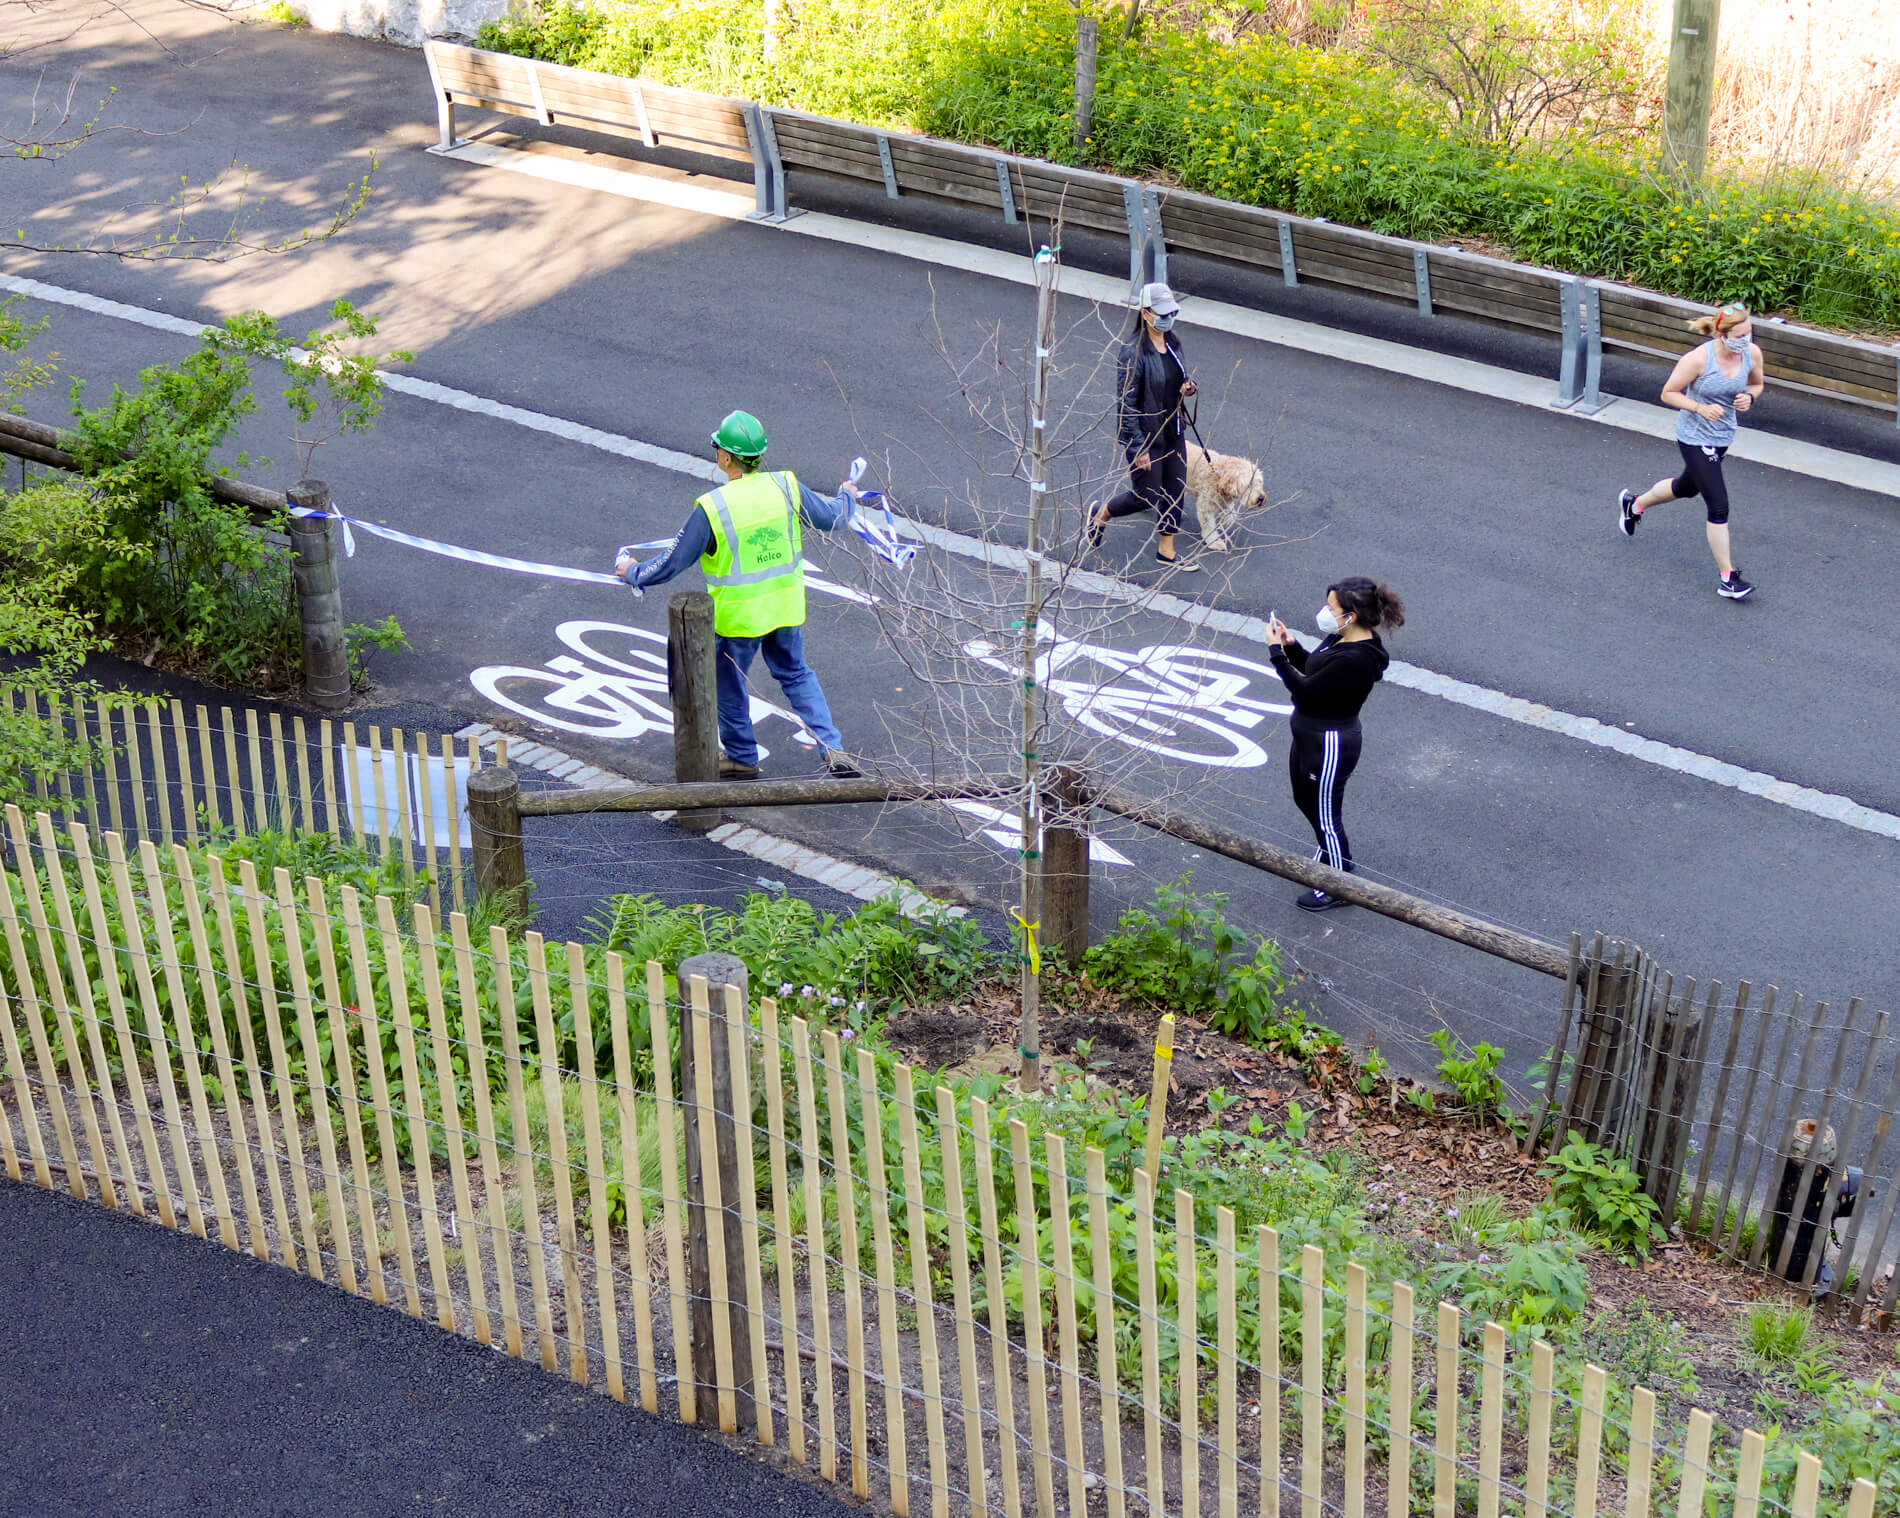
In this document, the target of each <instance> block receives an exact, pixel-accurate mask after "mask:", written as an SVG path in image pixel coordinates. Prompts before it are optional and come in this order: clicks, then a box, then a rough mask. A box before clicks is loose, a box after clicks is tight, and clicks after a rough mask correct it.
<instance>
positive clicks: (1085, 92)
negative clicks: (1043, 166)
mask: <svg viewBox="0 0 1900 1518" xmlns="http://www.w3.org/2000/svg"><path fill="white" fill-rule="evenodd" d="M1101 36H1102V28H1101V26H1100V25H1099V24H1098V23H1097V22H1096V20H1095V18H1094V17H1093V16H1081V17H1078V18H1077V20H1076V23H1075V152H1076V156H1077V157H1078V158H1084V157H1086V156H1087V155H1088V150H1089V138H1090V137H1091V136H1093V135H1094V133H1095V54H1096V49H1097V47H1098V46H1099V44H1100V42H1101Z"/></svg>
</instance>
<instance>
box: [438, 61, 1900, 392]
mask: <svg viewBox="0 0 1900 1518" xmlns="http://www.w3.org/2000/svg"><path fill="white" fill-rule="evenodd" d="M424 51H425V53H426V54H427V55H428V59H429V68H430V75H431V79H432V82H433V83H434V85H435V93H436V102H437V110H438V114H439V117H440V122H441V128H442V140H441V145H440V149H438V150H439V151H452V150H453V149H454V148H455V147H456V146H457V145H458V139H457V138H456V137H455V106H456V104H457V102H458V101H459V102H460V103H462V104H468V105H474V106H477V107H479V108H483V109H492V110H499V111H503V112H507V113H510V114H515V115H521V116H526V117H530V118H532V119H535V120H538V121H540V122H542V123H543V124H549V123H551V122H553V121H555V120H559V119H562V118H563V114H564V113H563V112H562V110H561V109H560V101H559V99H558V95H559V88H558V87H557V88H556V89H555V90H548V89H544V88H543V87H542V85H541V84H540V83H539V82H538V81H540V80H541V79H542V78H543V75H544V74H545V75H546V76H547V77H548V79H549V81H550V82H553V81H554V80H555V79H556V76H558V80H559V84H560V85H562V86H569V87H571V86H572V82H573V81H575V80H576V79H587V78H590V77H591V78H592V79H594V80H598V81H601V83H600V84H599V85H598V86H597V88H596V90H595V92H594V94H592V95H590V96H589V97H588V98H589V99H590V101H593V102H595V103H594V104H590V105H589V106H588V107H587V108H586V109H585V110H584V111H583V112H580V113H574V112H569V113H567V114H566V119H567V120H569V121H570V122H571V123H572V124H573V125H576V126H579V127H581V128H583V129H586V130H597V131H608V132H615V133H619V134H622V135H626V136H630V137H634V138H637V139H638V140H639V141H640V142H641V143H642V144H643V145H644V146H647V147H653V146H656V145H668V143H667V141H666V140H667V139H669V138H671V139H677V140H678V142H679V143H680V144H681V145H684V146H687V147H693V146H694V145H695V144H696V143H699V142H703V141H705V140H706V139H705V138H703V137H697V136H696V135H695V130H694V128H693V126H692V125H691V123H686V124H681V123H678V122H674V121H672V120H671V119H670V113H671V112H673V111H679V112H688V111H690V112H692V113H694V115H695V119H696V120H697V121H698V122H699V123H700V125H699V127H698V130H699V131H702V132H703V131H705V130H706V128H705V125H704V123H706V122H708V121H710V120H713V119H715V118H721V119H726V120H729V122H730V123H731V127H732V140H733V141H734V142H735V143H736V141H737V140H743V141H745V142H746V143H748V144H749V145H750V149H751V160H752V168H753V182H754V188H755V191H756V195H757V206H758V209H757V211H756V212H755V213H754V216H755V219H758V220H761V221H769V222H783V221H786V220H788V219H789V218H791V217H793V216H796V215H798V214H799V212H798V209H797V208H796V207H794V206H793V205H792V203H791V194H790V188H789V186H788V182H787V176H788V172H790V171H794V170H795V171H799V172H813V173H824V174H829V175H833V176H836V177H843V178H849V179H854V180H857V181H859V182H863V183H870V184H881V185H882V186H883V187H884V191H885V193H886V195H887V196H889V197H891V198H893V199H901V198H904V197H906V196H919V197H923V198H927V199H934V200H937V201H939V202H948V203H952V204H956V205H959V206H962V207H964V208H966V209H968V208H980V209H986V210H990V211H994V212H995V213H997V214H1000V215H1001V216H1002V217H1003V218H1004V219H1005V221H1008V222H1012V223H1014V222H1017V221H1021V220H1025V219H1029V218H1030V217H1032V216H1033V215H1035V214H1036V207H1037V204H1038V203H1041V204H1043V205H1045V206H1048V205H1049V204H1050V202H1051V192H1052V190H1053V191H1054V194H1055V199H1057V200H1062V199H1065V198H1067V197H1069V196H1074V197H1077V198H1078V200H1082V199H1085V200H1086V202H1087V205H1088V211H1087V213H1086V216H1085V217H1084V224H1086V225H1088V226H1090V227H1091V228H1093V229H1095V230H1106V229H1107V224H1108V223H1107V219H1106V217H1105V215H1104V214H1103V212H1104V208H1105V206H1106V203H1107V201H1108V199H1109V193H1108V192H1112V193H1113V194H1114V195H1118V196H1119V198H1120V201H1121V205H1122V211H1121V215H1120V217H1119V220H1120V221H1121V222H1122V223H1124V224H1125V227H1126V233H1127V238H1128V253H1129V285H1130V288H1131V292H1132V291H1133V290H1134V289H1138V288H1139V287H1140V285H1141V284H1143V283H1144V282H1146V281H1148V280H1151V279H1165V278H1167V268H1168V253H1169V251H1170V250H1171V249H1172V250H1173V251H1176V252H1183V251H1186V252H1195V253H1200V254H1206V255H1209V256H1213V257H1219V258H1225V259H1228V260H1231V261H1236V262H1241V263H1245V264H1249V265H1251V266H1254V267H1259V268H1265V269H1268V270H1270V271H1272V272H1277V273H1279V275H1280V276H1281V278H1282V279H1283V280H1284V281H1285V282H1286V283H1287V284H1288V285H1299V284H1302V283H1313V284H1322V285H1325V286H1327V287H1330V288H1333V289H1338V290H1345V291H1347V292H1349V293H1353V294H1358V295H1363V296H1370V297H1373V298H1377V299H1382V300H1387V301H1396V302H1402V303H1404V304H1407V305H1415V306H1416V309H1417V310H1418V311H1419V313H1420V314H1421V315H1424V316H1436V315H1439V314H1441V313H1449V314H1457V315H1462V316H1466V317H1474V318H1476V319H1478V320H1484V321H1489V322H1493V323H1497V324H1502V325H1505V326H1508V327H1512V328H1515V329H1516V330H1519V331H1530V332H1534V333H1539V334H1545V335H1549V336H1552V337H1555V338H1556V339H1557V340H1558V344H1559V354H1560V356H1559V370H1558V381H1557V393H1556V395H1555V396H1554V397H1553V398H1552V400H1551V405H1552V406H1554V407H1556V408H1558V409H1564V410H1574V411H1576V412H1577V413H1578V414H1581V415H1590V414H1594V413H1595V412H1597V411H1600V410H1602V409H1603V408H1604V407H1605V406H1607V405H1609V404H1610V401H1611V399H1613V398H1612V397H1607V396H1605V395H1604V394H1603V393H1602V390H1601V388H1600V387H1601V380H1602V373H1603V355H1604V350H1605V349H1606V348H1617V349H1622V350H1624V351H1629V352H1637V353H1646V354H1651V355H1655V356H1659V357H1667V356H1668V355H1669V352H1670V348H1669V342H1670V339H1671V336H1672V334H1673V330H1674V327H1675V324H1676V323H1677V322H1678V321H1680V324H1681V327H1680V330H1681V334H1682V338H1683V339H1684V340H1683V341H1681V342H1680V344H1679V345H1678V346H1677V347H1676V349H1675V351H1677V352H1680V351H1683V350H1685V349H1687V348H1688V347H1689V346H1690V343H1689V342H1688V341H1687V338H1688V330H1687V324H1688V322H1689V321H1690V320H1691V319H1692V318H1693V317H1695V316H1697V315H1701V314H1706V313H1707V312H1709V311H1711V310H1712V309H1713V307H1709V306H1703V305H1699V304H1697V303H1695V302H1690V301H1677V300H1674V299H1672V298H1670V297H1667V296H1662V295H1659V294H1656V293H1654V292H1650V291H1642V290H1637V289H1634V288H1632V287H1629V286H1624V285H1619V284H1616V283H1615V282H1613V281H1608V280H1597V279H1590V278H1586V277H1584V276H1582V275H1576V274H1568V273H1564V272H1561V271H1558V270H1552V269H1544V268H1539V267H1537V266H1535V265H1529V264H1518V263H1513V262H1511V261H1509V260H1505V259H1495V258H1489V257H1486V256H1485V255H1482V254H1477V253H1467V252H1465V251H1463V250H1461V249H1457V248H1449V247H1444V246H1441V245H1438V244H1432V243H1420V242H1413V241H1410V240H1408V239H1405V238H1397V237H1386V236H1383V235H1381V234H1378V233H1373V232H1366V231H1361V230H1359V229H1356V228H1349V227H1342V226H1338V225H1336V224H1334V223H1331V222H1327V221H1324V220H1316V219H1313V218H1308V217H1301V216H1293V215H1289V214H1286V213H1284V212H1280V211H1273V210H1267V209H1262V208H1259V207H1254V206H1248V205H1244V204H1241V203H1239V202H1235V201H1222V200H1217V199H1215V198H1213V197H1211V196H1204V195H1199V194H1195V193H1193V192H1189V191H1183V190H1176V189H1171V188H1167V187H1163V186H1156V185H1149V184H1144V183H1142V182H1140V181H1138V180H1133V179H1127V178H1122V177H1118V176H1114V175H1105V174H1101V173H1099V172H1096V171H1093V170H1083V169H1071V168H1066V167H1064V166H1062V165H1060V164H1054V163H1049V162H1046V161H1043V160H1041V159H1033V158H1022V157H1017V156H1015V155H1011V154H1007V153H996V152H992V151H989V150H987V149H982V148H976V147H971V146H969V145H967V144H958V143H950V142H942V141H939V140H937V139H934V138H929V137H922V136H916V135H912V134H906V133H897V132H888V131H884V130H881V129H878V128H873V127H867V126H861V125H858V124H855V123H851V122H844V121H836V120H833V119H831V118H827V117H818V116H812V115H809V114H807V113H804V112H798V111H789V110H784V109H781V108H779V107H776V106H767V105H762V104H759V103H757V102H753V101H745V100H737V99H732V98H728V97H725V96H718V95H708V94H702V93H698V92H695V91H691V90H681V89H677V88H674V87H672V86H665V85H658V84H654V83H652V82H650V81H646V80H630V79H626V78H624V77H622V76H619V75H607V74H599V75H592V76H589V75H587V74H586V73H585V71H582V70H577V69H570V68H566V67H563V66H560V65H554V64H544V63H539V62H537V61H536V60H533V59H527V58H521V57H518V56H516V55H513V54H501V53H486V52H481V51H480V50H478V49H473V48H463V47H457V46H455V45H453V44H449V43H440V42H431V43H429V44H427V45H426V47H425V49H424ZM464 67H472V68H474V69H476V70H477V71H478V72H479V73H480V74H481V77H482V78H483V79H485V80H490V81H494V80H504V79H512V80H518V81H519V84H518V86H515V88H514V91H513V95H512V97H511V95H510V92H509V91H508V90H507V89H502V90H500V91H499V92H497V91H496V89H495V86H494V85H493V84H492V83H488V84H484V85H483V86H482V87H480V88H477V89H458V88H457V86H456V83H455V78H454V76H455V74H456V72H457V70H458V69H460V68H464ZM610 90H611V91H613V92H617V93H618V95H619V96H620V97H621V98H623V99H624V100H625V101H626V102H627V104H626V117H625V120H624V121H614V120H611V119H608V116H609V115H610V114H611V113H603V111H602V110H601V109H600V108H599V107H598V101H600V100H603V99H606V98H608V96H609V92H610ZM497 93H499V94H500V95H501V97H502V98H497ZM663 118H666V119H663ZM781 127H783V128H784V129H785V130H784V132H783V133H782V132H781V130H780V128H781ZM741 132H742V133H743V137H742V138H740V137H739V135H738V134H739V133H741ZM819 137H822V138H823V139H825V140H824V141H822V142H820V141H817V140H815V139H817V138H819ZM782 139H793V140H782ZM719 150H720V151H724V152H726V153H727V156H738V155H737V154H736V153H733V152H731V151H730V150H729V149H727V148H726V147H725V146H724V145H723V144H722V145H721V147H720V149H719ZM1487 290H1488V291H1491V292H1493V293H1494V294H1495V299H1493V298H1489V297H1487V295H1486V293H1485V292H1486V291H1487ZM1553 295H1554V296H1555V299H1554V300H1553V299H1552V296H1553ZM1606 308H1610V309H1611V310H1613V311H1614V312H1617V313H1622V314H1623V315H1625V316H1627V315H1628V314H1629V313H1631V312H1635V311H1639V310H1640V311H1641V312H1643V313H1645V315H1646V317H1647V319H1648V321H1649V323H1650V325H1651V327H1652V329H1653V330H1652V331H1651V332H1650V333H1647V334H1642V335H1628V334H1625V335H1618V329H1615V328H1614V326H1612V329H1611V330H1608V331H1606ZM1756 338H1757V341H1758V342H1760V343H1761V345H1762V348H1763V351H1764V355H1765V357H1766V359H1767V362H1768V371H1769V372H1768V377H1769V380H1770V383H1771V384H1774V385H1776V386H1778V387H1782V388H1786V389H1791V390H1795V391H1798V392H1801V393H1804V394H1811V395H1821V396H1824V397H1826V398H1828V399H1832V400H1836V401H1840V402H1843V403H1846V404H1849V405H1857V406H1863V407H1867V408H1869V409H1873V410H1878V411H1891V412H1893V414H1894V419H1895V424H1896V426H1900V345H1886V346H1883V345H1881V344H1878V343H1870V342H1864V341H1861V340H1858V339H1854V338H1848V337H1842V336H1839V335H1838V334H1834V333H1826V332H1821V331H1818V330H1815V329H1812V328H1804V327H1800V326H1797V325H1795V324H1792V323H1786V322H1782V321H1780V320H1778V319H1775V318H1772V317H1768V318H1764V319H1762V320H1761V321H1760V322H1759V323H1758V324H1757V327H1756Z"/></svg>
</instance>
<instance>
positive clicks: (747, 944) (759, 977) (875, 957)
mask: <svg viewBox="0 0 1900 1518" xmlns="http://www.w3.org/2000/svg"><path fill="white" fill-rule="evenodd" d="M588 926H589V928H590V930H591V931H592V932H593V933H594V934H595V935H596V936H597V937H598V939H599V940H600V943H601V945H602V946H603V947H604V948H607V949H613V950H616V951H617V952H619V953H621V954H624V955H625V956H627V957H628V958H629V959H631V960H633V961H634V962H636V963H640V962H644V961H646V960H649V959H657V960H659V961H660V963H661V964H663V965H666V966H667V967H668V969H669V972H670V971H671V969H672V968H673V967H675V966H677V965H678V964H679V962H680V960H682V959H684V958H686V957H687V956H688V955H692V954H706V953H712V952H721V953H726V954H736V955H738V956H739V958H741V959H743V960H744V961H745V963H746V969H747V971H748V972H749V974H750V977H751V983H752V987H753V994H754V995H755V996H777V997H778V998H779V999H780V1001H781V1003H782V1004H783V1005H784V1007H785V1009H786V1010H787V1012H788V1013H791V1014H800V1015H812V1014H814V1013H815V1014H816V1015H818V1016H820V1017H822V1018H823V1019H824V1020H826V1021H834V1022H838V1021H844V1020H845V1016H844V1014H850V1013H855V1014H856V1016H857V1020H858V1021H859V1022H862V1021H863V1018H864V1017H865V1015H867V1014H868V1013H870V1012H871V1011H872V1010H873V1007H872V1003H873V1002H875V1003H878V1004H879V1006H878V1008H877V1009H876V1010H880V1011H881V1010H883V1009H884V1008H885V1007H887V1006H888V1005H889V1004H891V1003H893V1002H917V1001H925V1000H940V999H949V998H954V997H959V996H965V995H967V994H968V993H969V992H971V991H972V990H974V989H975V988H976V985H977V983H978V982H979V981H980V980H981V979H982V978H983V977H984V976H985V975H986V974H988V973H989V971H990V970H991V969H992V967H993V966H994V964H995V962H996V961H995V955H994V952H993V951H992V949H991V948H990V945H989V942H988V940H987V939H985V937H984V935H983V929H982V928H981V927H980V926H979V925H978V924H977V923H976V922H974V921H973V920H971V919H970V918H969V917H953V916H951V915H950V911H949V909H948V908H946V907H939V906H936V905H934V904H933V905H932V906H930V907H927V908H925V909H923V910H921V911H920V912H919V913H918V914H917V915H916V916H914V917H910V916H906V915H905V913H904V910H903V908H902V906H901V905H900V904H899V903H898V901H897V899H896V897H895V896H883V897H880V898H879V899H878V900H876V901H872V902H867V903H866V904H865V905H864V906H862V907H860V908H858V910H857V911H855V912H853V913H852V914H851V915H850V916H849V917H843V918H841V917H838V916H837V915H835V914H833V913H830V912H820V911H819V910H818V909H817V908H816V907H814V906H813V905H812V904H811V903H810V902H809V901H806V900H804V899H803V898H802V897H797V896H792V895H788V894H784V893H774V892H766V891H754V892H751V893H749V894H748V895H747V896H746V898H745V900H744V901H743V903H741V905H740V909H739V910H738V911H737V912H724V911H721V910H719V909H718V908H716V907H707V906H704V905H702V904H697V903H696V904H693V905H691V906H683V907H671V906H668V905H666V904H665V903H664V902H662V901H660V900H659V899H658V898H656V897H652V896H644V895H623V896H615V897H613V898H612V899H611V900H609V901H608V902H607V903H606V905H605V906H604V907H603V908H602V909H601V911H600V912H599V913H597V914H596V915H595V916H594V917H592V918H591V919H589V923H588Z"/></svg>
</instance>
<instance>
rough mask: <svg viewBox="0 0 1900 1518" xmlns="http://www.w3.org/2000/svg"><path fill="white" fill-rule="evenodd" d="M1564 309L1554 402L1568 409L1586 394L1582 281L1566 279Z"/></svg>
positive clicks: (1561, 300)
mask: <svg viewBox="0 0 1900 1518" xmlns="http://www.w3.org/2000/svg"><path fill="white" fill-rule="evenodd" d="M1559 295H1560V304H1561V305H1562V308H1563V358H1562V360H1561V362H1560V363H1559V365H1558V369H1557V394H1556V395H1555V397H1553V398H1552V400H1551V405H1553V406H1555V407H1556V408H1557V409H1558V410H1559V411H1568V410H1569V409H1570V408H1571V407H1572V406H1574V405H1576V404H1577V402H1578V400H1580V399H1581V398H1582V396H1583V390H1582V388H1581V387H1580V385H1579V375H1580V372H1581V370H1582V368H1583V364H1582V357H1583V355H1582V348H1583V281H1582V280H1580V279H1567V280H1565V281H1564V283H1563V286H1562V288H1561V290H1560V292H1559Z"/></svg>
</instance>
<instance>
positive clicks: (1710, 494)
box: [1669, 441, 1728, 527]
mask: <svg viewBox="0 0 1900 1518" xmlns="http://www.w3.org/2000/svg"><path fill="white" fill-rule="evenodd" d="M1676 446H1677V447H1678V448H1680V449H1681V450H1682V473H1681V474H1679V475H1677V476H1676V477H1675V478H1674V479H1673V480H1671V481H1670V482H1669V489H1670V491H1671V493H1673V494H1674V496H1675V498H1676V499H1677V500H1679V501H1690V500H1694V499H1695V498H1696V497H1697V496H1701V497H1702V499H1703V500H1704V501H1705V502H1706V503H1707V505H1708V508H1709V524H1710V525H1711V526H1713V527H1720V526H1721V525H1722V524H1723V523H1724V522H1726V521H1727V520H1728V482H1727V481H1725V480H1724V479H1723V478H1722V458H1723V455H1725V454H1726V453H1727V452H1728V449H1727V448H1726V447H1722V448H1705V447H1703V446H1702V445H1701V444H1700V443H1684V442H1681V441H1678V442H1677V443H1676Z"/></svg>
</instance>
